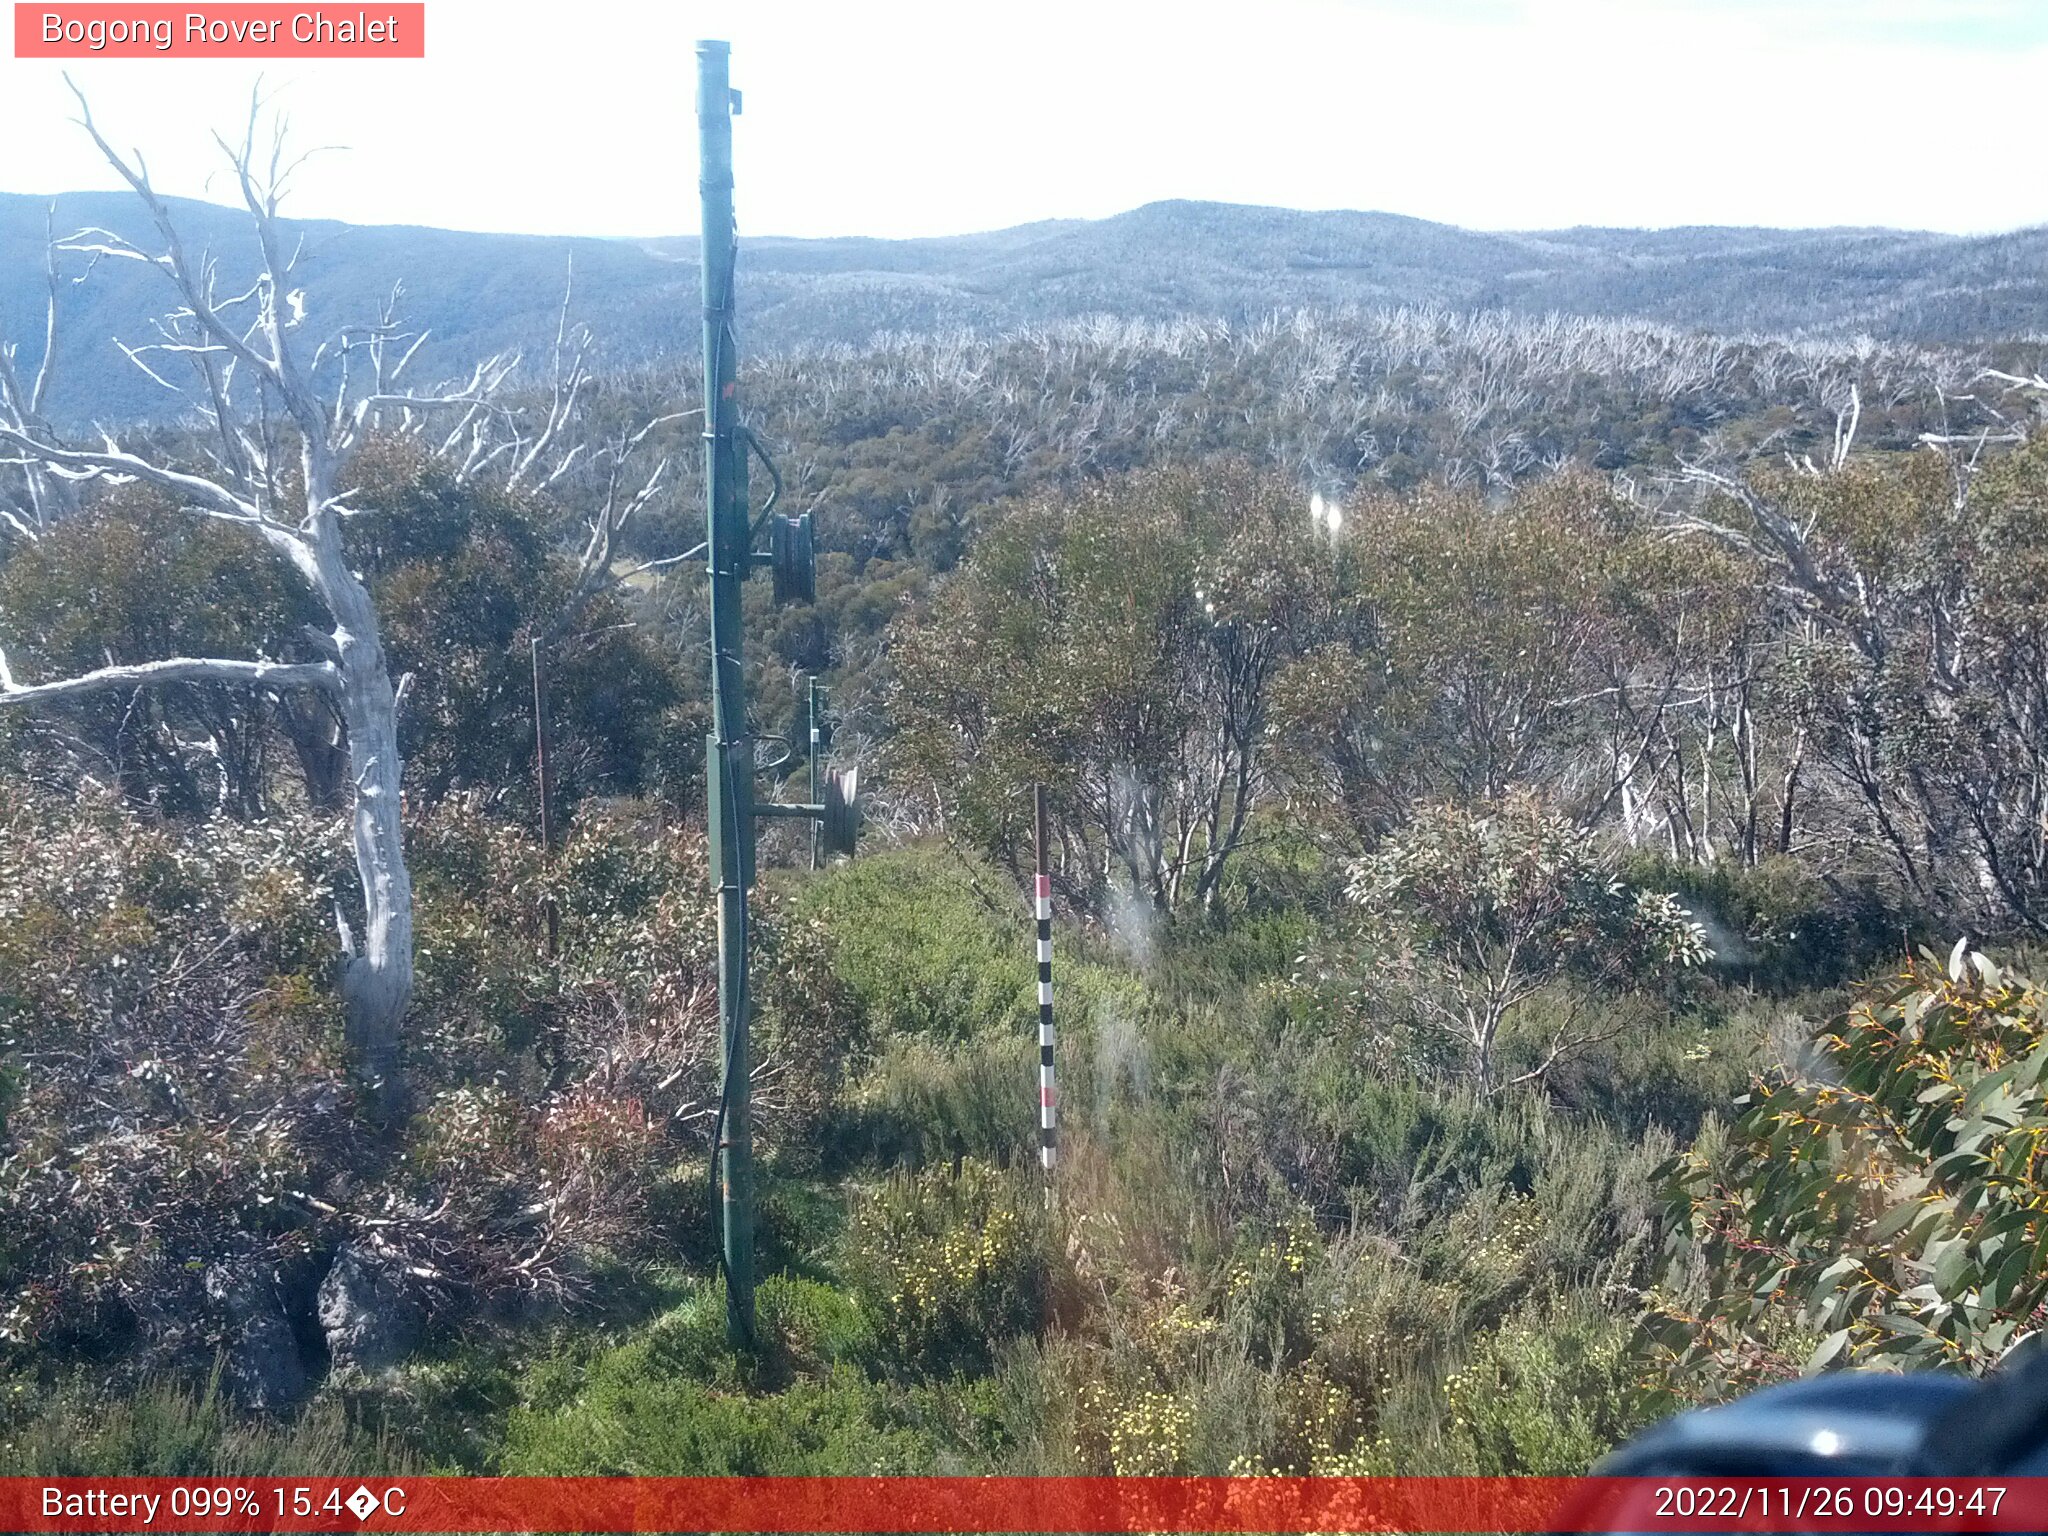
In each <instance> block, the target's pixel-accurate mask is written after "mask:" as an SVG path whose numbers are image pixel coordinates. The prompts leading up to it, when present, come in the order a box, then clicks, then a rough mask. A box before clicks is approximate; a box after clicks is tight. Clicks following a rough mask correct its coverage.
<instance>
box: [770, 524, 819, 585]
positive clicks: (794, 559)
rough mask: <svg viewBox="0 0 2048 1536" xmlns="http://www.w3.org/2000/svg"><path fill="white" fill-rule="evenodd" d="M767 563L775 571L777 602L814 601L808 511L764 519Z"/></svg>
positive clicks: (815, 554) (813, 557)
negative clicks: (766, 533) (765, 524)
mask: <svg viewBox="0 0 2048 1536" xmlns="http://www.w3.org/2000/svg"><path fill="white" fill-rule="evenodd" d="M768 552H769V563H770V564H771V565H772V566H773V567H774V571H775V601H776V603H777V604H787V603H814V602H816V601H817V600H818V550H817V545H816V543H815V542H814V541H813V539H812V537H811V514H810V513H808V512H806V513H804V514H803V515H802V516H800V517H773V518H770V519H769V520H768Z"/></svg>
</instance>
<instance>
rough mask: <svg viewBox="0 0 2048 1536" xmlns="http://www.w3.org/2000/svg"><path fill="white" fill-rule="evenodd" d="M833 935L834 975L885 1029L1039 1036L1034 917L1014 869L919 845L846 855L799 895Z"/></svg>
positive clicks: (956, 1036)
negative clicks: (1009, 872) (1008, 874)
mask: <svg viewBox="0 0 2048 1536" xmlns="http://www.w3.org/2000/svg"><path fill="white" fill-rule="evenodd" d="M796 911H797V913H798V914H799V915H800V916H804V917H809V918H814V919H816V920H817V922H818V923H819V924H820V926H821V927H822V928H823V930H824V932H825V935H826V949H827V954H828V956H829V961H830V964H831V967H832V969H833V972H834V974H835V975H836V976H837V978H838V980H839V982H840V983H841V985H843V986H844V987H845V989H846V991H847V993H848V995H849V997H850V998H851V1000H852V1002H853V1004H854V1005H855V1006H856V1007H857V1008H858V1009H859V1010H860V1011H861V1012H862V1014H863V1015H864V1017H865V1020H866V1023H867V1025H868V1027H869V1028H871V1029H872V1030H873V1031H874V1033H875V1034H876V1035H877V1036H878V1037H884V1036H888V1035H916V1036H921V1037H925V1038H928V1039H932V1040H940V1041H943V1040H964V1039H967V1038H969V1037H971V1036H974V1035H979V1034H988V1033H993V1034H1001V1035H1008V1036H1011V1037H1013V1038H1031V1037H1033V1035H1034V1031H1035V1022H1034V1021H1035V1020H1036V1018H1037V1016H1038V1015H1037V1002H1036V998H1037V993H1036V990H1035V983H1034V977H1035V975H1036V971H1035V970H1034V966H1033V950H1032V941H1031V928H1030V925H1029V921H1028V917H1027V913H1026V911H1025V907H1024V903H1023V901H1022V899H1021V898H1020V897H1019V896H1018V895H1017V893H1016V888H1015V886H1014V885H1012V884H1011V883H1010V882H1009V881H1008V879H1007V878H1005V877H1002V876H998V875H996V874H994V873H993V872H992V871H990V870H989V869H988V868H987V867H986V866H983V865H980V864H976V863H973V862H970V861H969V860H968V859H966V858H965V857H963V856H962V855H959V854H956V853H953V852H950V851H947V850H944V849H939V848H930V847H920V848H906V849H900V850H895V851H892V852H888V853H880V854H875V855H873V856H871V857H869V856H863V857H862V858H859V859H855V860H852V861H850V862H848V863H846V864H842V865H839V866H837V867H835V868H833V869H831V870H829V871H828V872H826V873H825V874H824V875H822V876H820V877H819V878H818V879H816V880H814V881H812V882H810V883H809V884H807V885H806V886H805V887H804V888H803V890H802V893H801V894H800V895H799V897H798V898H797V901H796Z"/></svg>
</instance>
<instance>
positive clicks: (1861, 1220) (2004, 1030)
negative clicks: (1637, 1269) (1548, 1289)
mask: <svg viewBox="0 0 2048 1536" xmlns="http://www.w3.org/2000/svg"><path fill="white" fill-rule="evenodd" d="M2044 1135H2048V994H2044V993H2043V991H2042V989H2041V987H2040V986H2039V985H2038V984H2037V983H2035V982H2033V981H2030V980H2028V979H2027V978H2025V977H2023V976H2019V975H2015V974H2013V973H2011V972H2008V971H2004V970H2002V969H2000V967H1998V966H1997V965H1996V964H1994V963H1993V962H1992V961H1991V960H1989V959H1988V958H1986V957H1985V956H1984V955H1981V954H1974V953H1970V952H1968V950H1967V949H1966V947H1965V945H1964V944H1962V943H1958V944H1957V945H1956V947H1955V950H1954V952H1953V953H1952V955H1951V956H1950V958H1949V960H1948V962H1947V963H1946V964H1945V965H1944V964H1943V963H1942V962H1940V961H1938V960H1936V959H1935V958H1934V957H1933V956H1932V955H1929V954H1926V953H1925V952H1923V953H1922V955H1921V956H1920V958H1919V959H1917V960H1915V961H1914V962H1913V963H1912V964H1911V965H1910V966H1908V967H1907V968H1906V970H1905V971H1904V973H1903V974H1902V975H1900V976H1899V977H1898V978H1896V979H1895V980H1893V981H1891V982H1889V983H1874V984H1872V985H1871V986H1870V987H1869V988H1868V989H1866V990H1865V992H1864V994H1863V995H1862V996H1861V998H1860V999H1859V1000H1858V1001H1857V1003H1856V1004H1855V1006H1854V1007H1852V1008H1851V1009H1849V1010H1848V1011H1847V1012H1846V1013H1844V1014H1842V1015H1840V1016H1839V1017H1837V1018H1835V1019H1833V1020H1832V1021H1830V1022H1829V1023H1828V1024H1827V1025H1826V1026H1825V1027H1824V1028H1823V1029H1822V1030H1821V1031H1820V1033H1819V1035H1818V1036H1817V1037H1816V1039H1815V1040H1814V1042H1813V1047H1812V1051H1811V1054H1810V1057H1809V1059H1808V1060H1807V1061H1804V1062H1800V1063H1795V1064H1793V1065H1792V1066H1790V1067H1789V1068H1787V1069H1786V1070H1784V1071H1781V1072H1778V1073H1775V1074H1773V1075H1772V1076H1771V1077H1769V1078H1767V1079H1764V1080H1762V1081H1760V1082H1759V1083H1758V1084H1757V1085H1756V1087H1755V1089H1754V1090H1753V1092H1752V1093H1751V1094H1750V1096H1749V1098H1748V1100H1747V1101H1746V1103H1745V1104H1744V1107H1743V1113H1742V1116H1741V1118H1740V1119H1739V1120H1737V1121H1736V1123H1735V1124H1734V1126H1733V1127H1732V1128H1731V1129H1730V1131H1729V1133H1728V1137H1727V1140H1726V1144H1725V1146H1720V1145H1715V1144H1711V1143H1705V1142H1704V1141H1703V1143H1702V1144H1701V1145H1697V1146H1695V1147H1694V1148H1692V1149H1690V1150H1689V1151H1688V1152H1687V1153H1685V1154H1683V1155H1681V1156H1680V1157H1677V1158H1675V1159H1673V1160H1672V1161H1671V1163H1670V1164H1669V1165H1668V1166H1667V1168H1666V1170H1665V1171H1666V1174H1667V1177H1668V1184H1667V1196H1668V1199H1669V1202H1670V1213H1671V1216H1672V1220H1673V1228H1674V1230H1673V1240H1672V1241H1673V1246H1672V1252H1671V1255H1670V1258H1671V1263H1670V1267H1669V1270H1668V1272H1667V1279H1668V1281H1669V1284H1670V1287H1671V1288H1670V1290H1669V1291H1668V1292H1667V1294H1666V1295H1665V1296H1664V1297H1663V1298H1662V1301H1663V1309H1662V1311H1661V1312H1660V1313H1659V1314H1658V1315H1657V1316H1655V1317H1654V1318H1653V1319H1652V1322H1651V1332H1652V1334H1653V1336H1654V1337H1656V1338H1657V1339H1658V1340H1659V1341H1660V1342H1661V1343H1662V1344H1663V1345H1664V1347H1665V1348H1667V1349H1668V1350H1670V1351H1671V1353H1672V1356H1673V1359H1674V1361H1675V1364H1676V1365H1677V1366H1678V1367H1679V1369H1680V1370H1682V1371H1683V1372H1685V1373H1687V1374H1688V1375H1689V1376H1692V1377H1693V1378H1695V1379H1696V1380H1698V1381H1699V1382H1700V1383H1702V1384H1703V1385H1704V1386H1705V1387H1706V1388H1707V1389H1709V1390H1726V1389H1729V1388H1740V1387H1743V1386H1746V1385H1748V1384H1750V1383H1752V1382H1754V1381H1755V1380H1757V1379H1758V1378H1760V1377H1772V1376H1784V1375H1790V1374H1793V1373H1795V1372H1797V1371H1799V1370H1802V1369H1804V1370H1818V1369H1820V1368H1822V1367H1824V1366H1827V1365H1830V1364H1835V1365H1840V1364H1850V1363H1861V1362H1878V1361H1882V1362H1885V1363H1888V1364H1896V1365H1899V1366H1903V1367H1906V1368H1909V1369H1926V1368H1930V1367H1944V1368H1949V1369H1963V1370H1970V1371H1981V1370H1984V1369H1987V1368H1989V1367H1990V1366H1991V1365H1992V1364H1993V1363H1994V1362H1995V1361H1996V1360H1997V1359H1998V1358H1999V1357H2000V1356H2001V1355H2002V1354H2003V1353H2004V1352H2005V1350H2006V1349H2007V1348H2009V1347H2010V1346H2011V1345H2012V1344H2013V1342H2014V1341H2015V1340H2016V1339H2018V1338H2019V1337H2020V1335H2021V1334H2022V1333H2023V1332H2026V1331H2030V1330H2032V1329H2033V1328H2035V1327H2036V1326H2038V1322H2039V1318H2040V1316H2041V1309H2042V1308H2043V1306H2044V1305H2048V1269H2044V1266H2043V1263H2042V1258H2043V1253H2044V1250H2048V1176H2044V1171H2043V1168H2042V1163H2041V1157H2040V1147H2041V1142H2042V1138H2043V1136H2044ZM1695 1271H1697V1272H1698V1275H1699V1278H1698V1279H1697V1280H1695V1279H1694V1277H1693V1276H1694V1272H1695ZM1809 1351H1810V1352H1809Z"/></svg>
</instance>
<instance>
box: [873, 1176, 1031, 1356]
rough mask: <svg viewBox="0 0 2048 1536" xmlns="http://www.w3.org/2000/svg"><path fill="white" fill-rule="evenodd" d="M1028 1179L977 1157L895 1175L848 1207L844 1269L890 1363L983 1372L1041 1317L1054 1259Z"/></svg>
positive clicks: (1028, 1331) (1029, 1331) (1029, 1330)
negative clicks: (950, 1165)
mask: <svg viewBox="0 0 2048 1536" xmlns="http://www.w3.org/2000/svg"><path fill="white" fill-rule="evenodd" d="M1034 1194H1035V1191H1029V1190H1028V1186H1027V1182H1026V1181H1025V1180H1023V1179H1020V1178H1013V1177H1006V1176H1005V1175H1004V1174H1003V1173H1002V1172H1001V1171H999V1170H998V1169H996V1168H994V1167H992V1166H991V1165H989V1164H987V1163H983V1162H979V1161H974V1160H966V1161H963V1162H962V1163H961V1164H960V1165H959V1166H958V1167H957V1168H945V1167H939V1168H930V1169H926V1170H925V1171H923V1172H921V1173H915V1174H905V1173H899V1174H893V1175H891V1176H890V1178H889V1179H888V1180H887V1181H885V1182H884V1183H883V1184H882V1185H881V1186H880V1187H878V1188H877V1189H875V1190H874V1191H873V1192H871V1193H870V1194H868V1195H867V1196H865V1197H864V1198H863V1199H862V1200H861V1201H860V1203H859V1204H858V1205H857V1206H856V1208H855V1211H854V1216H853V1220H852V1222H851V1223H849V1225H848V1227H847V1231H846V1237H845V1243H844V1252H843V1257H842V1261H841V1262H842V1267H843V1269H844V1271H845V1273H846V1275H847V1277H848V1279H849V1281H850V1283H851V1285H852V1289H853V1293H854V1295H855V1297H856V1298H857V1299H858V1300H859V1303H860V1306H861V1308H862V1310H863V1311H864V1312H866V1313H867V1314H868V1316H869V1317H870V1318H872V1319H873V1328H874V1332H875V1336H876V1337H877V1338H878V1339H882V1340H885V1341H887V1351H888V1360H887V1362H886V1363H887V1364H890V1365H895V1366H899V1367H907V1368H910V1369H916V1370H922V1371H925V1372H928V1373H932V1374H939V1375H944V1374H947V1373H956V1372H971V1373H980V1372H985V1371H987V1370H988V1369H989V1368H990V1367H991V1366H992V1365H993V1363H994V1361H995V1357H996V1354H997V1352H998V1351H999V1349H1000V1348H1001V1346H1002V1345H1003V1344H1004V1343H1006V1342H1007V1341H1009V1340H1010V1339H1012V1338H1015V1337H1016V1336H1018V1335H1020V1334H1028V1333H1034V1332H1036V1331H1037V1330H1038V1329H1039V1328H1041V1327H1042V1326H1044V1324H1045V1322H1046V1312H1047V1308H1048V1305H1049V1301H1050V1295H1051V1284H1052V1274H1051V1269H1052V1264H1051V1257H1050V1244H1049V1241H1048V1233H1047V1228H1046V1223H1045V1221H1044V1218H1043V1216H1042V1215H1041V1214H1039V1212H1038V1211H1037V1209H1036V1205H1035V1202H1034V1199H1033V1195H1034Z"/></svg>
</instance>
